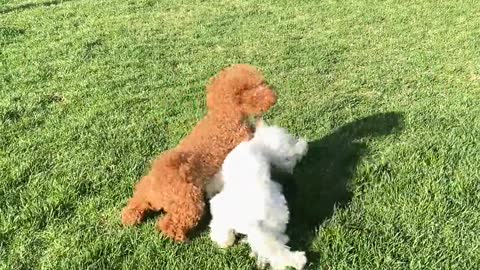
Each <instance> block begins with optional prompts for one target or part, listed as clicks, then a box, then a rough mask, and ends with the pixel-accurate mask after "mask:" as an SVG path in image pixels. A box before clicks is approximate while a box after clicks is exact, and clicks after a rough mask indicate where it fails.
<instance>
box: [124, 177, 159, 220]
mask: <svg viewBox="0 0 480 270" xmlns="http://www.w3.org/2000/svg"><path fill="white" fill-rule="evenodd" d="M151 181H152V179H151V178H150V177H148V176H145V177H143V178H142V179H141V180H140V182H138V183H137V185H136V187H135V192H134V193H133V196H132V198H131V199H130V200H129V201H128V204H127V206H126V207H125V208H123V210H122V223H123V225H127V226H132V225H137V224H139V223H140V222H142V219H143V217H144V216H145V213H146V212H147V211H148V210H150V209H151V204H150V201H149V200H148V197H149V195H150V194H149V193H150V192H151V191H150V189H151Z"/></svg>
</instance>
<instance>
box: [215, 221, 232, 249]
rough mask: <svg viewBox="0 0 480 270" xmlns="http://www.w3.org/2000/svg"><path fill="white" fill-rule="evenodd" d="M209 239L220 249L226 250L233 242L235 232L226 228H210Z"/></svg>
mask: <svg viewBox="0 0 480 270" xmlns="http://www.w3.org/2000/svg"><path fill="white" fill-rule="evenodd" d="M210 239H212V241H213V242H215V243H216V244H217V245H218V246H219V247H221V248H227V247H229V246H231V245H233V243H234V242H235V232H234V231H233V230H232V229H230V228H227V227H222V226H213V227H212V226H211V229H210Z"/></svg>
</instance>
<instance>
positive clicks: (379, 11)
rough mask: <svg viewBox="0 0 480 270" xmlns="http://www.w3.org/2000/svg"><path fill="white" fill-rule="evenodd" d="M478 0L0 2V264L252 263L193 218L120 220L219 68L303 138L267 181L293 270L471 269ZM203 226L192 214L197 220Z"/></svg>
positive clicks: (477, 190) (194, 114) (479, 124)
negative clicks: (175, 228)
mask: <svg viewBox="0 0 480 270" xmlns="http://www.w3.org/2000/svg"><path fill="white" fill-rule="evenodd" d="M479 14H480V6H479V5H478V4H476V3H475V2H474V1H441V2H438V1H427V0H422V1H402V2H397V1H368V0H362V1H296V2H295V3H291V2H289V1H260V2H258V1H235V0H234V1H225V2H222V3H216V2H211V1H175V2H173V1H151V0H140V1H120V2H119V1H91V0H85V1H83V0H82V1H23V0H22V1H20V0H13V1H12V0H0V268H4V269H33V268H44V269H60V268H73V269H84V268H87V267H90V268H95V269H110V268H115V269H118V268H125V269H132V268H140V269H147V268H148V269H150V268H160V269H253V268H254V265H255V264H254V261H253V260H252V259H250V258H249V257H248V247H246V246H244V245H237V246H235V247H233V248H231V249H228V250H219V249H218V248H217V247H215V246H214V245H213V244H212V243H211V242H210V241H209V239H208V230H207V229H206V228H205V226H201V229H200V230H199V231H198V232H196V234H195V235H196V236H195V237H194V238H193V239H192V241H191V242H190V243H189V244H187V245H177V244H173V243H171V242H170V241H168V240H166V239H164V238H163V237H162V236H161V235H159V234H158V233H156V232H155V231H154V220H153V219H150V220H149V221H147V222H146V223H145V224H143V225H141V226H139V227H136V228H128V229H125V228H122V226H121V225H120V210H121V208H122V207H123V206H124V205H125V203H126V200H127V198H128V197H129V196H130V194H131V192H132V187H133V185H134V183H135V182H136V181H137V180H138V178H139V177H140V176H141V175H142V174H143V173H144V172H145V170H147V169H148V166H149V162H150V161H151V160H152V159H153V158H154V157H155V156H156V155H157V154H158V153H160V152H161V151H163V150H165V149H167V148H169V147H172V146H174V145H176V144H177V143H178V141H179V140H180V139H181V138H182V137H183V136H184V135H185V134H187V133H188V132H189V130H190V129H191V127H192V126H193V125H195V123H196V121H198V119H200V118H201V117H202V116H203V115H204V113H205V105H204V98H205V93H204V85H205V83H206V82H207V80H208V78H209V77H210V76H212V75H214V74H215V73H216V72H218V70H220V69H221V68H223V67H225V66H228V65H230V64H232V63H239V62H243V63H251V64H254V65H257V66H259V67H261V68H262V70H263V71H264V72H265V75H266V77H267V79H268V81H269V82H270V83H271V84H272V85H273V86H274V87H275V88H276V89H277V91H278V93H279V97H280V99H279V103H278V104H277V106H276V107H275V108H274V109H273V110H272V111H271V112H269V113H268V114H267V115H266V117H267V119H268V121H269V122H271V123H275V124H279V125H281V126H283V127H286V128H288V129H289V130H291V131H292V132H294V133H295V134H297V135H301V136H305V137H306V138H308V139H309V141H310V153H309V155H308V156H307V158H306V159H305V160H304V161H303V162H302V163H301V164H300V165H299V166H298V168H297V169H296V171H295V173H294V175H293V176H279V177H278V178H279V180H281V181H282V182H283V183H284V184H285V192H286V194H287V197H288V199H289V204H290V206H291V211H292V221H291V224H290V226H289V234H290V235H291V238H292V245H293V246H294V247H295V249H302V250H307V251H308V254H309V259H310V260H309V261H310V264H309V266H308V269H476V268H477V265H479V264H480V256H479V255H478V254H479V253H478V250H479V245H480V238H479V236H478V234H477V233H476V232H478V231H479V229H480V209H479V208H480V203H479V201H480V200H479V199H480V198H479V197H480V195H479V194H480V184H479V180H480V170H479V169H478V168H479V160H480V156H479V153H480V151H479V150H480V146H479V139H478V138H480V131H479V130H480V121H479V120H478V117H477V116H478V115H479V114H480V109H479V106H478V104H480V103H479V101H480V64H479V63H480V19H479V16H478V15H479ZM207 222H208V220H205V221H204V222H203V224H206V223H207Z"/></svg>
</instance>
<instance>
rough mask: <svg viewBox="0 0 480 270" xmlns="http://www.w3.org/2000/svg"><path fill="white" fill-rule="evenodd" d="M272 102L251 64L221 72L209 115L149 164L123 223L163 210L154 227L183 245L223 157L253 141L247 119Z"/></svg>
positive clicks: (210, 97) (210, 87)
mask: <svg viewBox="0 0 480 270" xmlns="http://www.w3.org/2000/svg"><path fill="white" fill-rule="evenodd" d="M276 100H277V97H276V94H275V92H274V91H273V90H272V89H271V88H269V87H268V86H267V84H266V83H265V81H264V79H263V76H262V74H261V73H260V72H259V71H257V70H256V69H255V68H253V67H252V66H249V65H245V64H242V65H234V66H232V67H230V68H227V69H225V70H223V71H221V72H220V73H219V74H218V75H217V76H216V78H214V79H213V80H212V81H211V83H210V85H208V86H207V108H208V113H207V115H206V116H205V118H204V119H203V120H202V121H200V122H199V123H198V124H197V126H196V127H195V128H194V129H193V130H192V132H191V133H190V134H189V135H188V136H187V137H186V138H184V139H183V140H182V141H181V142H180V144H179V145H178V146H177V147H176V148H174V149H171V150H167V151H166V152H164V153H162V154H161V155H160V156H159V157H158V158H157V159H156V160H155V161H154V162H153V165H152V168H151V170H150V172H149V173H148V174H147V175H146V176H144V177H143V178H142V179H141V180H140V182H138V184H137V185H136V187H135V192H134V194H133V197H132V198H131V199H130V200H129V201H128V204H127V206H126V207H125V208H124V209H123V211H122V223H123V224H125V225H135V224H138V223H140V222H141V221H142V219H143V217H144V215H145V214H146V212H147V211H149V210H151V211H161V210H163V211H164V212H165V215H164V216H163V217H162V218H160V219H159V220H158V223H157V228H158V229H159V230H161V231H162V232H163V233H164V234H166V235H167V236H168V237H170V238H172V239H174V240H176V241H185V240H186V239H187V233H188V232H189V231H190V230H191V229H193V228H194V227H195V226H196V225H197V224H198V222H199V220H200V218H201V217H202V215H203V212H204V206H205V203H204V200H205V196H204V195H205V194H204V193H205V186H206V184H207V183H208V182H209V181H211V179H212V177H213V175H215V174H216V173H217V171H218V170H219V169H220V166H221V165H222V162H223V160H224V159H225V157H226V156H227V154H228V153H229V152H230V151H231V150H232V149H233V148H235V146H237V145H238V144H239V143H240V142H242V141H244V140H248V139H249V138H250V137H251V135H252V133H253V130H252V128H251V127H250V125H249V123H248V117H250V116H260V115H261V114H263V113H265V112H266V111H267V110H269V109H270V108H271V107H272V106H273V105H274V104H275V103H276Z"/></svg>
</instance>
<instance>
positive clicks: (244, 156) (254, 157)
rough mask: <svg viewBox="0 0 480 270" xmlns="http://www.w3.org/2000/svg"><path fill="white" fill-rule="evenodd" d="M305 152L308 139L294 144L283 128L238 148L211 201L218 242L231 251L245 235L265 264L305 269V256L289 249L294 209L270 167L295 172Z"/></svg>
mask: <svg viewBox="0 0 480 270" xmlns="http://www.w3.org/2000/svg"><path fill="white" fill-rule="evenodd" d="M266 129H268V130H266ZM272 145H273V147H272ZM296 147H297V148H298V149H296ZM305 153H306V142H305V141H303V140H298V141H297V140H292V136H291V135H290V134H288V133H287V132H286V131H285V130H283V129H280V128H277V127H260V129H259V130H258V131H257V132H256V133H255V137H254V138H253V139H252V140H250V141H248V142H243V143H241V144H240V145H238V146H237V147H236V148H235V149H234V150H233V151H232V152H231V153H230V154H229V155H228V156H227V158H226V159H225V161H224V163H223V166H222V169H221V172H220V177H219V179H222V180H223V190H222V191H221V192H220V193H219V194H217V195H216V196H215V197H213V198H212V200H211V201H210V204H211V212H212V222H211V224H210V227H211V237H212V240H214V241H215V242H217V243H218V244H219V245H220V246H223V247H225V246H229V245H231V244H233V241H234V233H241V234H245V235H247V241H248V243H249V244H250V246H251V248H252V250H253V251H254V253H255V254H257V256H258V260H259V262H260V263H269V264H270V265H271V266H272V268H275V269H283V268H285V267H286V266H293V267H295V268H297V269H300V268H303V266H304V264H305V263H306V259H305V255H304V253H303V252H291V251H290V249H289V248H288V246H286V243H287V242H288V237H287V236H286V235H285V230H286V225H287V223H288V219H289V211H288V206H287V202H286V200H285V197H284V195H283V193H282V188H281V186H280V185H279V184H278V183H276V182H274V181H272V180H271V175H270V167H271V164H272V163H277V164H278V165H280V167H281V168H282V167H283V168H285V169H286V170H290V167H292V168H293V166H294V165H295V163H296V162H297V160H298V159H299V158H301V156H303V155H304V154H305ZM283 158H286V159H285V160H282V159H283ZM288 158H290V159H288ZM292 159H295V160H292ZM282 162H283V163H282Z"/></svg>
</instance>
